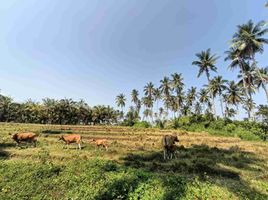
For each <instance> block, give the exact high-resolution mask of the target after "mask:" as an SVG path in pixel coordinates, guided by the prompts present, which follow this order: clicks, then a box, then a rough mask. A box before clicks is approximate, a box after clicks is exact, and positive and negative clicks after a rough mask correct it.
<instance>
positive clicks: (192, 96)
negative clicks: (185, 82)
mask: <svg viewBox="0 0 268 200" xmlns="http://www.w3.org/2000/svg"><path fill="white" fill-rule="evenodd" d="M195 99H196V87H191V88H190V89H189V90H188V92H187V97H186V101H187V105H188V106H190V107H191V106H192V105H193V103H194V101H195Z"/></svg>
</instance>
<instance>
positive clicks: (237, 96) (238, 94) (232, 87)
mask: <svg viewBox="0 0 268 200" xmlns="http://www.w3.org/2000/svg"><path fill="white" fill-rule="evenodd" d="M242 101H243V92H242V90H241V87H239V85H238V84H236V83H235V82H234V81H231V82H229V83H228V87H227V88H226V103H227V104H230V105H234V106H236V109H237V111H238V105H239V104H240V103H241V102H242Z"/></svg>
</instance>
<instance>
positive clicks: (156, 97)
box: [154, 88, 162, 111]
mask: <svg viewBox="0 0 268 200" xmlns="http://www.w3.org/2000/svg"><path fill="white" fill-rule="evenodd" d="M161 98H162V95H161V91H160V89H159V88H156V89H155V90H154V101H156V109H157V111H158V110H159V100H161Z"/></svg>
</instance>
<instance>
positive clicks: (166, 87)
mask: <svg viewBox="0 0 268 200" xmlns="http://www.w3.org/2000/svg"><path fill="white" fill-rule="evenodd" d="M160 83H161V84H160V87H159V88H160V91H161V93H162V95H163V100H164V104H165V107H166V110H167V113H168V109H169V101H170V93H171V91H170V90H171V86H170V85H171V84H170V80H169V78H168V77H166V76H165V77H164V78H163V80H161V81H160Z"/></svg>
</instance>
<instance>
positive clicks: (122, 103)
mask: <svg viewBox="0 0 268 200" xmlns="http://www.w3.org/2000/svg"><path fill="white" fill-rule="evenodd" d="M115 101H116V104H117V106H118V107H120V108H121V111H122V112H123V113H124V110H123V108H124V107H125V106H126V101H127V99H126V97H125V95H124V94H123V93H121V94H119V95H118V96H117V97H116V100H115Z"/></svg>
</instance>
